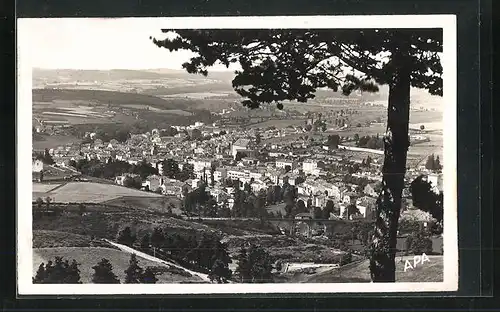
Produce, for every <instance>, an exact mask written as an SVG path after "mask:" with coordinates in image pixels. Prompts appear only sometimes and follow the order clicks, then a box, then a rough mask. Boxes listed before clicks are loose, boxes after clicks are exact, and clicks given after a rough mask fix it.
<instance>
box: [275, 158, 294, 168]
mask: <svg viewBox="0 0 500 312" xmlns="http://www.w3.org/2000/svg"><path fill="white" fill-rule="evenodd" d="M286 167H290V170H291V169H294V168H295V162H294V161H292V160H286V159H281V160H277V161H276V168H279V169H285V168H286Z"/></svg>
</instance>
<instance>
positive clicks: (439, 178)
mask: <svg viewBox="0 0 500 312" xmlns="http://www.w3.org/2000/svg"><path fill="white" fill-rule="evenodd" d="M427 181H428V182H429V183H430V184H431V186H432V188H433V189H434V191H435V192H436V193H439V192H442V191H443V174H442V173H431V174H429V175H428V176H427Z"/></svg>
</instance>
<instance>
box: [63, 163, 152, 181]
mask: <svg viewBox="0 0 500 312" xmlns="http://www.w3.org/2000/svg"><path fill="white" fill-rule="evenodd" d="M69 165H70V166H73V167H74V168H76V169H77V170H78V171H80V172H81V173H82V174H84V175H88V176H91V177H96V178H104V179H112V178H115V177H117V176H119V175H122V174H125V173H130V174H137V175H139V176H140V178H141V179H145V178H146V177H148V176H149V175H153V174H158V169H156V168H155V167H153V166H152V165H151V164H150V163H148V162H147V161H146V160H143V161H140V162H138V163H137V164H130V163H128V162H126V161H121V160H113V159H108V161H107V162H102V161H100V160H98V159H91V160H88V159H86V158H82V159H79V160H78V161H74V160H71V161H70V163H69ZM141 183H142V182H141Z"/></svg>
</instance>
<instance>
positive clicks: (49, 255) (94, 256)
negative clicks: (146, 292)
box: [33, 247, 202, 283]
mask: <svg viewBox="0 0 500 312" xmlns="http://www.w3.org/2000/svg"><path fill="white" fill-rule="evenodd" d="M55 256H59V257H63V258H64V259H68V260H69V261H71V260H72V259H75V260H76V261H77V262H78V263H79V264H80V267H79V269H80V280H81V281H82V283H91V281H92V275H93V274H94V270H93V269H92V267H93V266H94V265H96V264H97V263H98V262H99V261H101V259H103V258H106V259H108V260H109V262H110V263H111V265H112V266H113V273H115V274H116V276H117V277H118V279H119V280H120V281H121V283H124V281H125V272H124V271H125V270H126V269H127V268H128V266H129V260H130V254H129V253H127V252H124V251H120V250H116V249H111V248H103V247H57V248H35V249H33V275H34V274H35V272H36V270H37V269H38V266H39V265H40V263H41V262H45V263H46V262H47V261H48V260H52V261H53V260H54V258H55ZM138 260H139V266H140V267H142V268H146V267H153V268H157V269H158V270H160V271H161V274H159V275H157V276H156V278H158V282H157V283H200V282H202V280H201V279H200V278H199V277H197V276H194V275H192V276H187V274H175V273H173V272H174V270H171V272H169V268H170V267H169V266H168V265H166V264H162V263H158V262H153V261H150V260H147V259H143V258H140V257H138Z"/></svg>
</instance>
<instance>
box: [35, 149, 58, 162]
mask: <svg viewBox="0 0 500 312" xmlns="http://www.w3.org/2000/svg"><path fill="white" fill-rule="evenodd" d="M34 154H35V159H37V160H41V161H42V162H43V163H44V164H45V165H53V164H55V161H54V159H53V158H52V155H50V153H49V149H48V148H46V149H45V150H44V151H43V152H34Z"/></svg>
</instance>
